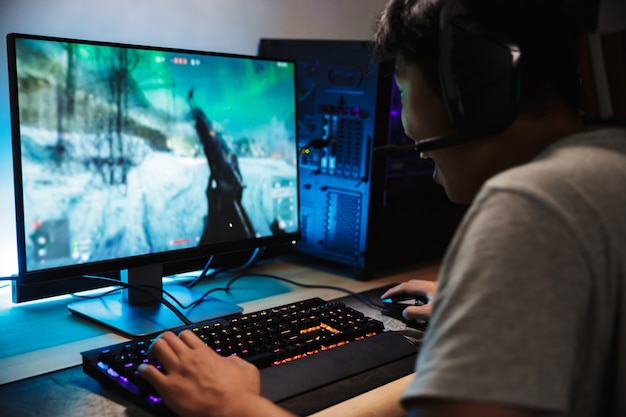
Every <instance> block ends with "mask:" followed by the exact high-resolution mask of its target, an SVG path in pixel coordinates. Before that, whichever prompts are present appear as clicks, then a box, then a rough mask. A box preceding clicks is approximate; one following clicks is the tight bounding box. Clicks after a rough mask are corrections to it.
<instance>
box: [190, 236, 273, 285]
mask: <svg viewBox="0 0 626 417" xmlns="http://www.w3.org/2000/svg"><path fill="white" fill-rule="evenodd" d="M264 253H265V247H264V246H262V247H258V248H255V249H254V251H253V252H252V255H250V257H249V258H248V260H247V261H246V262H244V263H243V264H242V265H240V266H238V267H235V268H230V269H228V268H216V269H215V270H214V271H213V272H211V273H210V274H207V272H208V270H209V268H210V265H211V263H212V261H213V258H214V257H213V256H211V257H210V258H209V260H208V261H207V263H206V265H205V266H204V269H203V270H202V272H200V275H198V276H197V277H196V278H194V279H193V280H192V281H190V282H188V283H186V284H184V285H185V287H187V288H192V287H193V286H194V285H196V284H197V283H198V282H199V281H201V280H202V279H203V278H214V277H215V276H216V275H218V274H220V273H221V272H237V271H241V270H244V269H246V268H248V267H250V266H251V265H253V264H254V263H255V262H256V261H257V259H258V258H259V257H261V256H263V254H264Z"/></svg>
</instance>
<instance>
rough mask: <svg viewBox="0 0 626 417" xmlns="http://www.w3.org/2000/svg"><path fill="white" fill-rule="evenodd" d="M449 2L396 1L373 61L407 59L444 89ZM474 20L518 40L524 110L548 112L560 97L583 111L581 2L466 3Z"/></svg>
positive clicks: (384, 16)
mask: <svg viewBox="0 0 626 417" xmlns="http://www.w3.org/2000/svg"><path fill="white" fill-rule="evenodd" d="M443 1H446V0H390V1H389V2H388V4H387V6H386V7H385V9H384V11H383V12H382V13H381V15H380V17H379V19H378V21H377V22H376V26H375V31H374V36H373V57H374V59H375V60H377V61H378V62H383V61H390V62H393V61H394V60H395V59H396V57H398V56H402V57H403V58H404V59H405V60H406V61H407V62H409V63H411V64H415V65H418V66H419V67H420V69H421V70H422V72H423V73H424V75H425V77H426V80H427V81H428V82H429V83H430V84H431V85H432V86H433V87H435V88H437V89H439V15H440V12H441V8H442V3H443ZM463 1H465V3H466V8H467V9H468V10H469V12H470V13H471V15H472V16H473V18H474V19H475V20H476V21H478V22H480V23H481V24H482V25H484V26H486V27H488V28H489V29H490V30H493V31H496V32H499V33H501V34H503V35H504V36H506V37H507V38H509V39H512V40H513V41H514V42H516V43H517V45H518V46H519V47H520V50H521V52H522V61H521V62H522V76H521V77H522V81H521V82H522V91H521V103H520V110H526V111H532V112H542V111H543V110H545V106H546V104H545V103H546V100H545V99H546V97H547V95H548V94H554V93H556V95H557V96H558V97H561V99H562V100H563V102H564V103H566V105H567V106H568V107H569V108H570V109H571V110H572V111H574V112H578V111H579V109H580V108H581V104H582V103H581V97H582V95H581V87H580V77H579V74H578V60H579V40H580V34H581V32H582V30H581V25H580V23H581V18H582V16H581V14H580V10H581V3H580V0H463Z"/></svg>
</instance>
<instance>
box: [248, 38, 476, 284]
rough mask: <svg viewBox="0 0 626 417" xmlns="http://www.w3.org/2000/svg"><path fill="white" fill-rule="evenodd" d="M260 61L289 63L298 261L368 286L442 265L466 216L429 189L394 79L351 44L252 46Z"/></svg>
mask: <svg viewBox="0 0 626 417" xmlns="http://www.w3.org/2000/svg"><path fill="white" fill-rule="evenodd" d="M258 53H259V56H262V57H272V58H283V59H289V60H295V61H296V62H297V65H296V69H297V77H296V78H297V91H298V114H297V119H298V135H299V138H298V141H299V149H300V153H299V160H298V163H299V169H300V184H299V193H300V219H301V229H302V239H301V241H300V242H298V243H297V244H296V245H295V249H296V250H297V251H299V252H302V253H306V254H309V255H313V256H315V257H318V258H322V259H326V260H331V261H335V262H338V263H341V264H345V265H349V266H351V267H352V268H353V275H354V277H355V278H356V279H361V280H366V279H369V278H371V277H373V276H375V275H376V273H377V272H378V271H380V270H382V269H383V268H387V267H395V266H401V265H405V264H409V263H415V262H419V261H422V260H426V259H429V258H436V257H440V256H442V255H443V253H444V251H445V249H446V247H447V245H448V243H449V241H450V239H451V237H452V235H453V233H454V231H455V229H456V227H457V225H458V223H459V221H460V219H461V217H462V215H463V213H464V212H465V207H464V206H459V205H456V204H453V203H452V202H450V201H449V200H448V199H447V197H446V196H445V193H444V190H443V189H442V188H441V186H439V185H437V184H435V183H434V182H433V180H432V171H433V167H432V162H431V161H430V160H423V159H420V158H419V155H418V154H417V153H416V152H415V151H413V150H405V151H402V152H400V151H398V152H385V151H383V149H384V147H386V145H404V144H411V143H412V141H411V140H410V139H408V138H407V137H406V136H405V135H404V131H403V129H402V124H401V116H400V114H401V108H400V106H401V101H400V94H399V92H398V91H397V89H396V87H395V83H394V82H393V70H392V68H390V67H389V66H387V65H384V64H380V65H379V64H377V63H375V62H373V61H372V59H371V44H370V43H369V42H367V41H353V40H313V39H269V38H264V39H261V40H260V43H259V49H258Z"/></svg>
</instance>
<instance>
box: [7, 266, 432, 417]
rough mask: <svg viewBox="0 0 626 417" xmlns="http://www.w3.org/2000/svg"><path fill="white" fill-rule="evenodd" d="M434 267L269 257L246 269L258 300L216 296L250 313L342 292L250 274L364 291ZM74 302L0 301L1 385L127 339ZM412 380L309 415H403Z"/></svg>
mask: <svg viewBox="0 0 626 417" xmlns="http://www.w3.org/2000/svg"><path fill="white" fill-rule="evenodd" d="M437 271H438V263H436V262H429V263H425V264H421V265H417V266H415V267H412V268H405V269H404V270H403V271H399V272H390V273H388V274H384V275H382V276H381V277H377V278H374V279H371V280H368V281H357V280H355V279H353V278H352V277H351V276H350V275H349V271H348V272H346V271H344V270H342V268H336V269H335V268H333V267H332V266H328V265H326V264H321V263H320V264H317V263H315V262H312V263H307V264H304V263H301V262H292V261H289V260H273V261H271V262H267V263H265V264H264V265H261V266H257V267H254V268H252V269H251V270H249V271H246V273H249V274H251V278H250V279H257V281H255V284H254V288H255V290H254V292H255V293H257V294H258V293H261V294H262V295H261V297H260V298H254V296H251V295H250V291H249V290H248V294H245V295H243V293H239V295H237V296H233V297H235V298H237V297H239V300H244V301H243V302H239V300H237V299H235V300H233V299H228V297H229V296H228V295H226V294H223V295H222V296H221V297H220V295H219V294H216V297H218V298H223V299H226V300H227V301H237V302H238V304H240V305H241V306H242V307H243V308H244V311H248V312H249V311H257V310H261V309H265V308H270V307H274V306H277V305H282V304H286V303H289V302H292V301H297V300H300V299H305V298H310V297H320V298H323V299H328V300H331V299H335V298H340V297H344V296H345V295H346V294H345V293H344V292H342V291H338V290H334V289H325V288H322V289H320V288H302V287H297V286H294V285H290V284H281V285H279V286H277V285H276V284H275V283H274V284H270V283H269V281H270V280H266V279H264V278H260V277H259V278H254V277H253V275H254V273H259V274H271V275H276V276H280V277H284V278H288V279H290V280H293V281H295V282H298V283H303V284H308V285H311V284H315V285H323V286H337V287H341V288H345V289H349V290H351V291H354V292H364V291H368V290H372V289H376V288H380V287H383V286H386V285H390V284H393V283H397V282H402V281H406V280H409V279H427V280H434V279H436V275H437ZM227 280H228V277H227V278H223V279H221V280H216V281H211V282H210V283H203V284H200V285H203V288H202V289H204V287H208V288H211V286H222V285H223V284H224V283H225V282H226V281H227ZM246 285H250V284H249V283H248V284H246ZM242 286H243V283H242ZM73 301H75V299H74V298H71V297H69V298H68V297H63V298H58V299H54V300H51V301H46V302H34V303H24V304H19V305H11V304H10V302H7V300H1V301H0V329H2V330H1V331H0V370H1V372H0V386H1V385H3V384H7V383H10V382H14V381H19V380H22V379H25V378H29V377H33V376H37V375H42V374H45V373H48V372H53V371H57V370H60V369H65V368H69V367H73V366H76V365H79V364H80V363H81V355H80V352H82V351H85V350H90V349H95V348H98V347H101V346H106V345H108V344H113V343H118V342H122V341H125V340H127V339H126V338H125V337H122V336H120V335H118V334H115V333H112V332H111V331H110V330H109V329H107V328H105V327H101V326H98V325H96V324H93V323H91V322H87V321H86V320H85V319H82V318H80V317H76V316H74V315H72V314H71V313H69V311H68V310H67V304H69V303H70V302H73ZM410 379H411V376H407V377H404V378H401V379H399V380H397V381H394V382H392V383H389V384H387V385H384V386H381V387H379V388H377V389H374V390H372V391H370V392H367V393H365V394H362V395H360V396H358V397H355V398H352V399H350V400H348V401H344V402H342V403H340V404H337V405H335V406H333V407H330V408H328V409H326V410H323V411H321V412H318V413H316V414H314V415H313V416H314V417H324V416H337V415H341V416H363V417H365V416H376V415H381V416H383V415H384V416H388V417H392V416H401V415H404V412H403V410H402V409H401V408H400V406H399V405H398V399H399V398H400V396H401V394H402V392H403V391H404V388H405V387H406V385H407V384H408V382H409V381H410ZM0 389H1V387H0Z"/></svg>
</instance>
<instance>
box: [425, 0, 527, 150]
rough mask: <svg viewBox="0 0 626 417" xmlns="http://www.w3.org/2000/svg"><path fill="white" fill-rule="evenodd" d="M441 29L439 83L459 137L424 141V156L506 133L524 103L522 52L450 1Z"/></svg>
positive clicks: (460, 4) (460, 0)
mask: <svg viewBox="0 0 626 417" xmlns="http://www.w3.org/2000/svg"><path fill="white" fill-rule="evenodd" d="M439 24H440V26H439V29H440V31H439V37H440V38H439V42H440V44H439V49H440V60H439V78H440V82H441V90H442V94H443V100H444V103H445V106H446V109H447V111H448V115H449V117H450V120H451V122H452V125H453V126H454V127H455V128H456V130H457V133H455V134H453V135H449V136H442V137H435V138H429V139H425V140H423V141H419V142H418V143H417V150H419V151H428V150H432V149H438V148H442V147H445V146H451V145H455V144H458V143H461V142H464V141H466V140H469V139H471V138H473V137H477V136H486V135H490V134H493V133H496V132H499V131H501V130H503V129H505V128H506V127H507V126H509V125H510V124H511V123H512V122H513V119H515V116H516V115H517V108H518V103H519V97H520V81H521V80H520V75H521V74H520V72H521V71H520V60H521V52H520V49H519V47H518V46H517V45H516V44H515V43H513V42H511V41H510V40H509V39H507V38H506V37H505V36H503V35H502V34H500V33H497V32H495V31H493V30H491V29H489V28H487V27H485V26H484V25H483V24H481V23H479V22H477V21H476V20H475V19H474V18H473V17H472V16H471V14H470V13H469V11H468V9H467V7H466V5H465V3H464V1H463V0H445V1H444V3H443V7H442V10H441V15H440V22H439Z"/></svg>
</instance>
